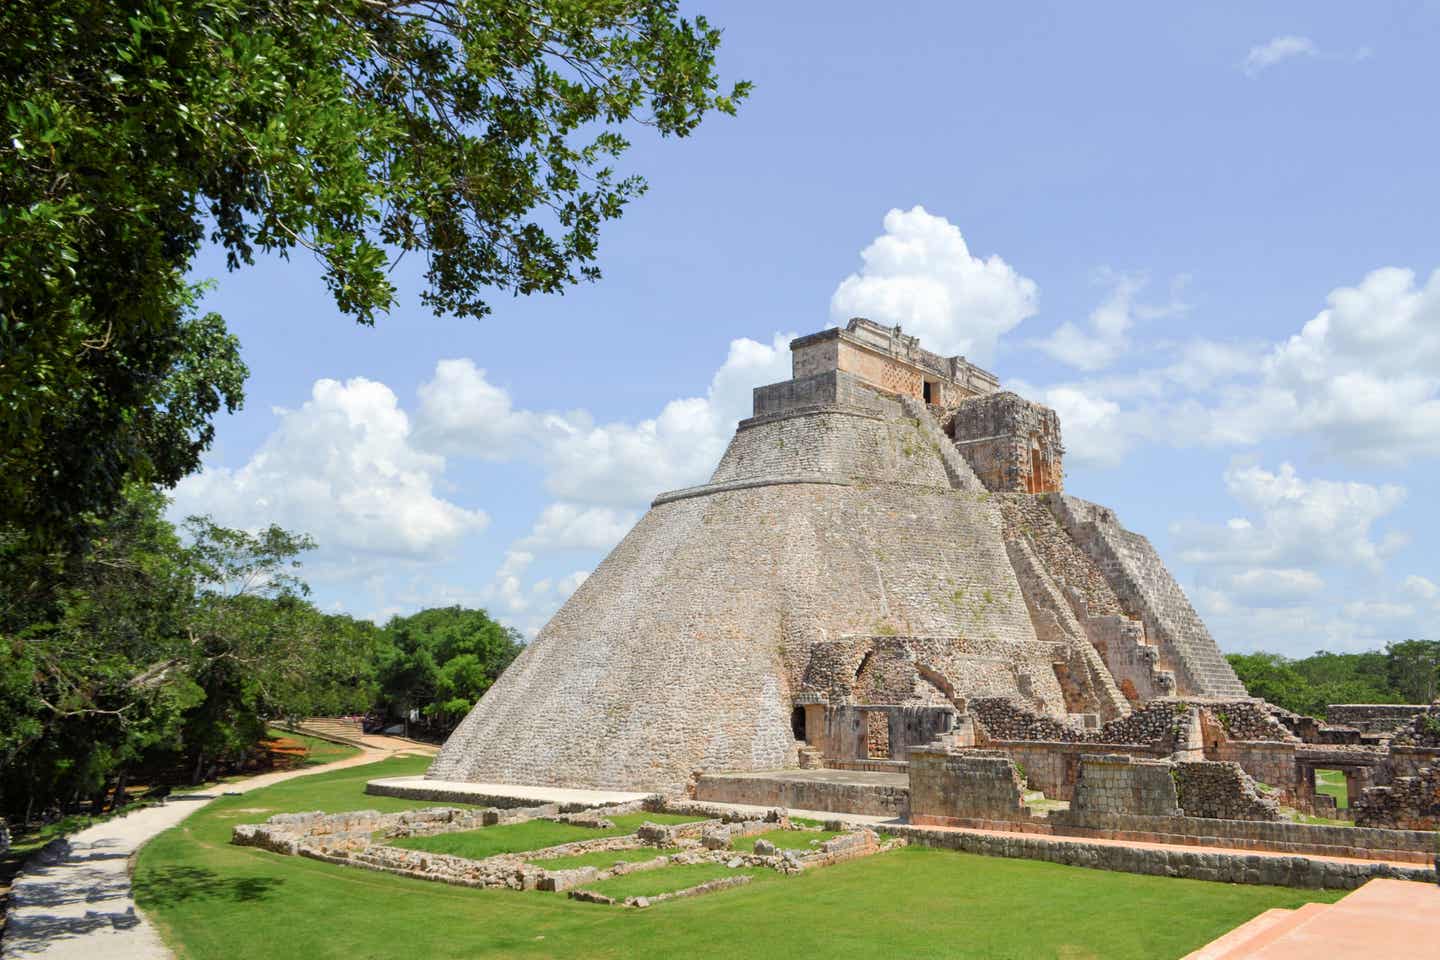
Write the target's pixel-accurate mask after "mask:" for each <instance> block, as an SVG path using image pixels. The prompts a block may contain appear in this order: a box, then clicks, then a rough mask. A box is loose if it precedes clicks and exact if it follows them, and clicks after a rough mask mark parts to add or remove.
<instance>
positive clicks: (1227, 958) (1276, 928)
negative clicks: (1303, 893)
mask: <svg viewBox="0 0 1440 960" xmlns="http://www.w3.org/2000/svg"><path fill="white" fill-rule="evenodd" d="M1329 909H1331V904H1328V903H1307V904H1305V905H1304V906H1303V907H1300V908H1299V909H1297V910H1286V909H1284V908H1282V907H1276V908H1274V909H1273V910H1266V911H1265V912H1264V913H1262V914H1260V915H1259V916H1258V917H1255V918H1254V919H1253V920H1251V921H1249V922H1248V923H1242V924H1241V925H1240V926H1238V927H1236V928H1235V929H1234V930H1231V931H1230V932H1229V933H1227V934H1225V935H1224V936H1223V937H1221V938H1219V939H1218V940H1212V941H1210V942H1209V943H1207V944H1205V946H1203V947H1201V948H1200V949H1199V950H1196V951H1195V952H1194V953H1189V954H1186V955H1185V958H1184V960H1239V958H1241V957H1253V956H1255V955H1256V953H1258V952H1259V951H1260V950H1262V949H1264V948H1265V947H1267V946H1269V945H1270V944H1272V943H1275V942H1276V941H1278V940H1281V939H1282V938H1284V937H1286V936H1288V935H1289V934H1290V933H1292V932H1293V931H1295V930H1298V929H1300V928H1301V927H1303V926H1305V924H1307V923H1310V922H1311V921H1313V920H1314V919H1315V917H1316V916H1317V915H1318V914H1320V913H1323V912H1324V911H1326V910H1329Z"/></svg>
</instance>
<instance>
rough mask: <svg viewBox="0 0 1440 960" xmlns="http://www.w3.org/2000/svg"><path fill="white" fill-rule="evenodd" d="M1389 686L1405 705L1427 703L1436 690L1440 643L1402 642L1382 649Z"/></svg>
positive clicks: (1439, 681) (1439, 676)
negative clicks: (1401, 698) (1403, 700)
mask: <svg viewBox="0 0 1440 960" xmlns="http://www.w3.org/2000/svg"><path fill="white" fill-rule="evenodd" d="M1385 661H1386V667H1387V669H1388V672H1389V675H1390V683H1391V685H1392V686H1393V687H1394V688H1395V690H1396V691H1397V692H1398V693H1399V694H1400V695H1401V696H1402V697H1404V698H1405V700H1406V702H1408V703H1429V702H1430V701H1432V700H1434V699H1435V696H1436V692H1437V689H1440V640H1406V641H1404V642H1403V643H1391V644H1386V646H1385Z"/></svg>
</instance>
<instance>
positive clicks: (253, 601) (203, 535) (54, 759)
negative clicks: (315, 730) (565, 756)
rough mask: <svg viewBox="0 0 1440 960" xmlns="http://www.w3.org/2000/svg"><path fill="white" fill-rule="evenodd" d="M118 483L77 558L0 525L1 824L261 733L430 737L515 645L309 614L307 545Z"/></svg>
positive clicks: (185, 778)
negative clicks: (323, 727)
mask: <svg viewBox="0 0 1440 960" xmlns="http://www.w3.org/2000/svg"><path fill="white" fill-rule="evenodd" d="M165 507H166V500H165V498H164V497H163V496H162V495H161V494H160V493H158V492H156V491H155V490H153V489H151V488H149V487H145V486H140V485H131V486H129V487H127V488H126V491H125V495H124V497H123V499H122V502H121V505H120V507H119V509H117V510H115V511H114V512H112V513H110V514H108V515H106V516H104V517H99V516H92V517H89V518H88V519H87V521H86V522H85V523H83V524H81V525H80V529H81V530H82V531H83V534H84V544H83V549H73V548H70V547H68V546H66V547H61V546H54V547H52V548H50V549H41V548H39V547H38V546H37V542H36V540H35V539H34V538H31V537H27V536H25V535H24V534H23V533H22V532H20V531H15V530H13V529H11V528H7V527H4V526H0V599H3V602H0V817H7V818H12V819H15V820H18V821H21V822H28V821H30V820H32V819H36V818H39V817H42V816H46V815H54V814H57V813H65V812H71V811H75V810H82V809H83V810H88V811H98V810H104V809H106V808H107V807H114V806H115V805H116V804H118V803H121V802H123V799H124V797H125V795H126V787H127V785H133V784H139V783H144V784H147V785H151V786H155V785H166V784H179V783H194V782H200V781H202V780H205V779H209V778H211V777H214V776H216V775H217V774H221V773H225V772H229V771H231V770H234V769H236V768H237V767H238V766H240V765H242V764H244V763H245V762H247V760H249V759H251V758H252V757H254V756H255V754H256V752H257V745H258V744H259V743H260V741H261V740H262V738H263V737H264V736H265V730H266V726H267V724H268V723H270V722H273V721H275V720H278V719H283V718H289V717H304V716H313V715H337V714H358V713H364V714H369V715H371V716H372V717H373V718H376V719H378V720H380V721H382V722H383V721H385V720H396V721H399V720H408V719H409V718H411V717H412V716H413V717H414V718H415V720H414V722H412V723H411V724H410V729H411V731H412V732H415V733H419V734H421V735H426V734H428V735H432V736H436V737H439V736H443V735H444V734H445V733H447V732H448V731H449V730H450V729H451V728H452V727H453V726H454V725H455V724H456V723H458V722H459V721H460V720H461V719H462V718H463V717H464V716H465V714H466V712H468V711H469V709H470V707H471V706H473V705H474V703H475V701H476V700H477V699H479V697H480V695H481V694H483V693H484V692H485V690H486V689H488V688H489V686H490V684H492V683H493V682H494V681H495V678H496V677H497V676H499V674H500V672H501V671H502V670H504V669H505V667H506V666H507V665H509V663H510V661H511V660H513V659H514V657H515V655H516V654H517V653H518V652H519V650H520V648H521V643H520V638H519V636H518V634H517V633H516V632H515V631H514V630H512V629H510V628H507V627H503V626H501V625H500V624H498V623H496V622H495V621H494V620H492V619H490V617H489V616H487V615H486V613H485V612H484V611H482V610H466V609H462V608H460V607H451V608H445V609H434V610H425V611H421V612H420V613H417V614H414V615H413V616H409V617H397V618H394V619H392V620H391V621H390V622H389V623H388V624H386V625H385V626H384V627H379V626H376V625H375V624H373V623H370V622H369V621H365V620H356V619H354V618H352V617H349V616H345V615H338V614H326V613H322V612H321V611H319V610H318V609H316V607H315V606H314V605H313V604H312V603H311V602H310V601H309V599H308V594H309V589H308V588H307V587H306V585H305V583H304V581H303V580H302V579H300V577H299V575H298V571H299V566H300V559H299V558H300V556H301V554H303V553H304V552H305V551H306V550H309V549H311V548H312V547H313V546H314V544H313V543H312V542H311V541H310V539H309V538H308V537H305V536H303V535H298V534H294V533H291V532H288V531H285V530H282V529H281V528H279V527H276V526H271V527H270V528H268V529H266V530H263V531H260V532H247V531H243V530H233V529H228V528H226V527H222V526H219V525H218V524H216V523H214V522H213V521H212V520H210V519H209V518H206V517H192V518H190V519H188V520H187V521H186V522H185V523H184V524H183V525H182V526H183V528H182V529H180V530H177V529H176V528H175V526H174V525H172V524H171V523H170V522H168V521H167V520H166V519H165V517H164V510H165Z"/></svg>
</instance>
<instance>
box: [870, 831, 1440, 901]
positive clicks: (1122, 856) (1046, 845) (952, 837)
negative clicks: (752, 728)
mask: <svg viewBox="0 0 1440 960" xmlns="http://www.w3.org/2000/svg"><path fill="white" fill-rule="evenodd" d="M1210 822H1212V823H1215V822H1222V821H1210ZM885 829H886V830H887V831H890V832H893V833H896V834H898V835H900V836H902V837H904V838H906V839H907V840H909V841H910V842H911V843H916V844H922V845H924V846H928V847H936V848H939V849H943V850H960V851H962V852H965V853H976V854H980V855H982V856H988V857H1013V858H1022V859H1028V860H1044V861H1047V862H1049V863H1064V864H1071V865H1073V866H1080V867H1089V868H1092V869H1099V870H1119V871H1123V872H1126V873H1139V874H1149V875H1153V876H1159V877H1189V878H1192V879H1195V880H1211V881H1218V882H1221V883H1258V884H1265V885H1269V886H1285V887H1302V888H1309V889H1322V890H1353V889H1355V888H1356V887H1360V886H1363V885H1364V884H1365V883H1367V882H1369V881H1370V880H1371V879H1373V878H1375V877H1395V878H1398V879H1403V880H1418V881H1421V882H1424V883H1434V882H1435V869H1434V867H1430V866H1421V865H1418V864H1417V865H1414V866H1409V867H1406V866H1392V865H1390V864H1388V863H1362V862H1344V861H1338V860H1330V859H1318V858H1306V857H1300V856H1294V857H1276V856H1262V855H1260V854H1254V853H1248V854H1247V853H1245V852H1243V851H1236V852H1234V853H1228V852H1219V853H1212V852H1208V851H1207V852H1204V853H1201V852H1198V851H1190V850H1168V849H1165V848H1154V847H1150V848H1146V847H1134V846H1124V845H1118V844H1100V843H1083V842H1076V841H1073V840H1072V841H1064V842H1059V841H1057V840H1056V839H1055V838H1053V837H1045V836H1029V835H1026V834H1024V833H1001V834H996V833H978V832H974V831H969V830H942V829H935V828H931V827H924V826H914V827H911V826H905V825H898V826H886V828H885Z"/></svg>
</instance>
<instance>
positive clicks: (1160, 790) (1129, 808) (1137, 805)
mask: <svg viewBox="0 0 1440 960" xmlns="http://www.w3.org/2000/svg"><path fill="white" fill-rule="evenodd" d="M1173 769H1174V768H1173V766H1172V765H1171V764H1170V763H1168V762H1166V761H1163V760H1137V759H1135V758H1134V757H1131V756H1128V755H1126V754H1113V753H1112V754H1102V755H1096V754H1091V755H1088V756H1085V757H1082V758H1081V760H1080V777H1079V779H1078V780H1077V781H1076V782H1075V797H1074V799H1073V800H1072V801H1071V803H1070V809H1071V810H1072V811H1074V812H1075V814H1076V815H1077V816H1078V817H1081V818H1086V817H1089V816H1091V815H1093V814H1106V813H1133V814H1138V815H1140V816H1147V817H1173V816H1175V815H1177V814H1179V812H1180V805H1179V803H1178V802H1177V801H1176V799H1175V780H1174V779H1173V778H1172V777H1171V771H1172V770H1173Z"/></svg>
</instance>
